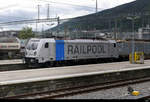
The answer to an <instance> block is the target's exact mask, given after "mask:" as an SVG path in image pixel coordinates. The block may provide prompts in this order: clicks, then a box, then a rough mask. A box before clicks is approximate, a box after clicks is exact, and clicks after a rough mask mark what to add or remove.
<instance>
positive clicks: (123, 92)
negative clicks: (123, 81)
mask: <svg viewBox="0 0 150 102" xmlns="http://www.w3.org/2000/svg"><path fill="white" fill-rule="evenodd" d="M128 86H131V87H132V88H133V89H134V90H136V91H139V92H140V95H139V96H132V95H130V94H129V92H128ZM145 95H150V82H144V83H139V84H132V85H127V86H124V87H118V88H113V89H105V90H100V91H95V92H90V93H84V94H78V95H73V96H67V97H62V98H57V99H137V98H140V97H142V96H145Z"/></svg>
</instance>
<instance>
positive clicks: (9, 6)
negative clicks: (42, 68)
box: [0, 0, 134, 31]
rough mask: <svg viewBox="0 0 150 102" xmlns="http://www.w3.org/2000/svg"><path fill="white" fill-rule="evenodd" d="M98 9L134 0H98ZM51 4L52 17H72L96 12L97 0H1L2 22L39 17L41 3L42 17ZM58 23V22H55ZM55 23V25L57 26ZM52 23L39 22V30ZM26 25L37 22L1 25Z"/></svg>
mask: <svg viewBox="0 0 150 102" xmlns="http://www.w3.org/2000/svg"><path fill="white" fill-rule="evenodd" d="M97 1H98V11H102V10H105V9H109V8H113V7H115V6H118V5H122V4H125V3H129V2H132V1H134V0H97ZM48 4H49V5H50V11H49V14H50V17H52V18H54V17H57V16H59V17H60V18H72V17H77V16H83V15H87V14H91V13H95V4H96V0H0V22H9V21H16V20H26V19H37V18H38V7H37V5H40V18H46V17H47V7H48ZM55 24H56V23H55ZM55 24H54V26H55ZM50 25H51V23H48V24H47V23H43V24H38V31H41V30H42V29H43V30H44V29H48V28H49V27H52V26H50ZM24 26H29V27H32V28H33V30H35V28H36V26H35V24H28V25H27V24H24V25H13V26H3V27H0V31H3V30H19V29H21V28H22V27H24Z"/></svg>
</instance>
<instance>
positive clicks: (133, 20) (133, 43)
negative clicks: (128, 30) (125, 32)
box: [127, 16, 139, 63]
mask: <svg viewBox="0 0 150 102" xmlns="http://www.w3.org/2000/svg"><path fill="white" fill-rule="evenodd" d="M138 18H139V17H138V16H132V17H127V19H128V20H131V21H132V63H135V61H134V52H135V41H134V40H135V31H134V23H135V20H136V19H138Z"/></svg>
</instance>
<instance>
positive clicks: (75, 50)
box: [68, 45, 106, 54]
mask: <svg viewBox="0 0 150 102" xmlns="http://www.w3.org/2000/svg"><path fill="white" fill-rule="evenodd" d="M101 53H106V51H105V49H104V46H103V45H74V46H73V45H68V54H101Z"/></svg>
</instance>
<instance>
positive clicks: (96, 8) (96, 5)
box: [96, 0, 98, 13]
mask: <svg viewBox="0 0 150 102" xmlns="http://www.w3.org/2000/svg"><path fill="white" fill-rule="evenodd" d="M97 8H98V5H97V0H96V13H97Z"/></svg>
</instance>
